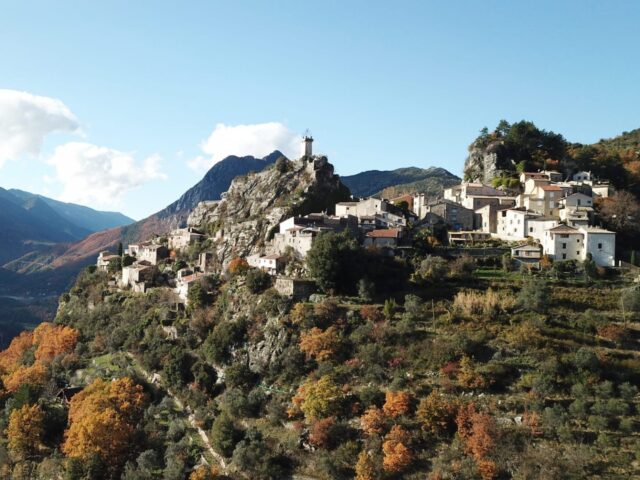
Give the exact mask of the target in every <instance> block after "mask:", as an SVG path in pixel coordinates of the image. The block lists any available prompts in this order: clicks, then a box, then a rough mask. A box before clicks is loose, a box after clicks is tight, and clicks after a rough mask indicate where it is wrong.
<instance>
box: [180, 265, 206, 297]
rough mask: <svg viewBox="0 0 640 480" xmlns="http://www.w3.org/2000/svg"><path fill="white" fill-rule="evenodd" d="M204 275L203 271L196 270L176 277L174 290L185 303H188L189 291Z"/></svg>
mask: <svg viewBox="0 0 640 480" xmlns="http://www.w3.org/2000/svg"><path fill="white" fill-rule="evenodd" d="M204 277H205V274H204V273H202V272H196V273H192V274H190V275H182V276H180V277H178V278H176V287H175V289H174V291H175V292H176V294H177V295H178V298H180V300H181V301H182V302H183V303H184V304H185V305H188V303H189V291H190V290H191V289H192V288H193V286H194V285H195V284H196V283H198V282H199V281H200V280H201V279H202V278H204Z"/></svg>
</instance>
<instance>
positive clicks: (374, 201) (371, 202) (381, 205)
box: [336, 197, 389, 217]
mask: <svg viewBox="0 0 640 480" xmlns="http://www.w3.org/2000/svg"><path fill="white" fill-rule="evenodd" d="M388 210H389V202H387V201H386V200H381V199H379V198H374V197H371V198H367V199H365V200H360V201H357V202H339V203H336V216H338V217H344V216H346V215H355V216H356V217H361V216H372V215H375V214H377V213H382V212H386V211H388Z"/></svg>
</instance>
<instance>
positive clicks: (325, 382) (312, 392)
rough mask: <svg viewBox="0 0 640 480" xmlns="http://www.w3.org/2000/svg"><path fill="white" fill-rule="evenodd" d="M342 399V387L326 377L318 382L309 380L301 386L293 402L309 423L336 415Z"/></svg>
mask: <svg viewBox="0 0 640 480" xmlns="http://www.w3.org/2000/svg"><path fill="white" fill-rule="evenodd" d="M342 398H343V394H342V390H341V389H340V387H339V386H338V385H336V384H335V382H334V381H333V380H332V379H331V377H330V376H328V375H325V376H323V377H320V379H318V380H317V381H313V380H308V381H307V382H306V383H305V384H303V385H301V386H300V387H299V388H298V392H297V393H296V395H295V396H294V397H293V399H292V401H293V404H294V406H295V407H297V408H299V409H300V411H302V413H304V416H305V418H306V419H307V421H311V420H315V419H317V418H324V417H327V416H329V415H331V414H335V412H336V408H337V407H338V406H339V404H340V402H341V401H342Z"/></svg>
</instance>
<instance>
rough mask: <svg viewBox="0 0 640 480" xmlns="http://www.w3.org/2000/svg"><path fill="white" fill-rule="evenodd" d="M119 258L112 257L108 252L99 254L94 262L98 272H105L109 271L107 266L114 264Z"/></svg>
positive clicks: (116, 256)
mask: <svg viewBox="0 0 640 480" xmlns="http://www.w3.org/2000/svg"><path fill="white" fill-rule="evenodd" d="M119 258H120V257H119V256H118V255H114V254H113V253H111V252H108V251H104V252H100V254H99V255H98V260H97V261H96V267H98V270H102V271H103V272H106V271H108V270H109V265H111V263H114V262H116V261H117V260H118V259H119Z"/></svg>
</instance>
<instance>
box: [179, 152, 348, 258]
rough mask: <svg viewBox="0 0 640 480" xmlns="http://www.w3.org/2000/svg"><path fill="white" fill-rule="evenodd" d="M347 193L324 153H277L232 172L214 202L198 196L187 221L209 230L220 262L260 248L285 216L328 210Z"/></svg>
mask: <svg viewBox="0 0 640 480" xmlns="http://www.w3.org/2000/svg"><path fill="white" fill-rule="evenodd" d="M350 195H351V194H350V192H349V189H348V188H347V187H345V186H344V185H343V184H342V182H341V181H340V178H339V177H338V176H337V175H335V174H334V168H333V165H332V164H331V163H329V161H328V159H327V157H324V156H313V157H305V158H303V159H300V160H296V161H290V160H286V159H282V160H278V161H277V162H276V163H275V164H274V165H273V166H271V167H268V168H266V169H265V170H263V171H261V172H258V173H249V174H246V175H242V176H239V177H236V178H235V179H234V180H233V182H232V183H231V186H230V188H229V190H228V191H227V192H226V193H225V194H223V195H222V199H221V200H220V201H219V202H201V203H200V204H198V206H197V207H196V208H195V209H194V210H193V211H192V212H191V214H190V215H189V219H188V221H187V223H188V225H190V226H194V227H198V228H200V229H202V230H205V231H207V232H208V233H210V234H212V235H213V236H214V242H213V250H214V251H215V254H216V256H217V259H218V261H219V262H220V263H221V264H222V265H226V264H227V263H228V262H229V260H231V258H233V257H234V256H247V255H251V254H254V253H259V252H262V251H263V249H264V247H265V244H266V242H267V241H269V240H270V239H271V238H272V236H273V234H274V233H275V232H276V230H277V228H278V225H279V224H280V222H282V221H283V220H285V219H286V218H288V217H290V216H292V215H306V214H309V213H313V212H322V211H327V212H329V213H331V212H332V211H333V208H334V205H335V204H336V203H337V202H340V201H344V200H348V199H349V198H350Z"/></svg>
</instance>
